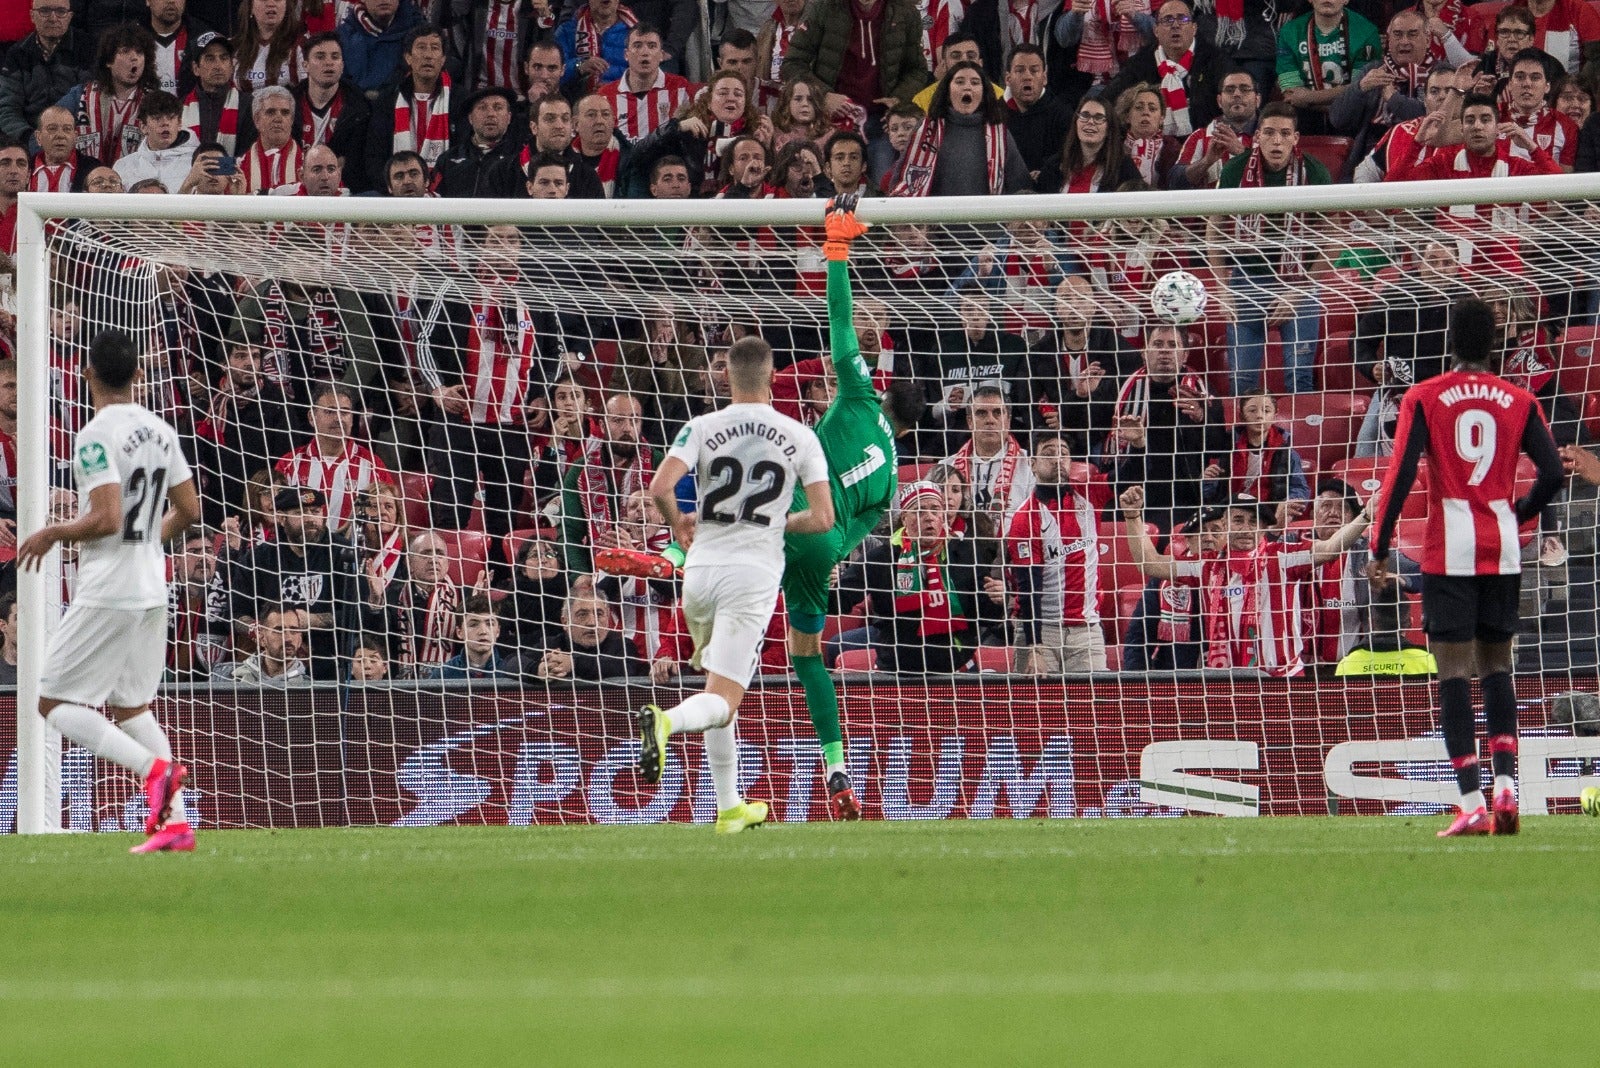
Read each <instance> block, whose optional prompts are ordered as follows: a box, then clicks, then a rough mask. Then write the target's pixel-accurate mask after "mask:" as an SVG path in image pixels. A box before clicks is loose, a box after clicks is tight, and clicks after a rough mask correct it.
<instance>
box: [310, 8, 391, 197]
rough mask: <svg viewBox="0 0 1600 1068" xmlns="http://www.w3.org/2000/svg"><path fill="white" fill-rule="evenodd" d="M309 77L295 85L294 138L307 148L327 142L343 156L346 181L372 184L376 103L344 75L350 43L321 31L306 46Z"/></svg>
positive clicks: (357, 187) (360, 188) (359, 186)
mask: <svg viewBox="0 0 1600 1068" xmlns="http://www.w3.org/2000/svg"><path fill="white" fill-rule="evenodd" d="M305 55H306V77H305V80H304V81H302V82H301V83H300V84H299V85H297V86H295V87H294V100H295V126H294V138H295V140H296V141H299V142H300V144H302V145H304V146H305V147H307V148H310V147H311V146H312V145H327V146H328V147H329V148H331V149H333V153H334V155H336V156H338V157H339V165H340V167H341V168H342V169H343V173H344V180H345V184H346V185H348V186H349V187H350V188H351V190H353V191H355V192H358V193H360V192H365V191H366V190H367V189H370V188H371V184H370V183H371V178H369V177H368V175H367V173H366V162H367V159H366V157H367V126H368V124H369V123H370V122H371V119H372V107H371V105H369V104H368V103H367V98H366V95H365V94H364V93H362V92H361V90H359V89H357V88H356V86H355V83H353V82H350V81H347V80H346V79H345V76H344V46H343V45H342V44H340V43H339V36H338V34H333V33H321V34H318V35H317V36H315V37H312V38H309V39H307V41H306V44H305Z"/></svg>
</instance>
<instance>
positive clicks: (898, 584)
mask: <svg viewBox="0 0 1600 1068" xmlns="http://www.w3.org/2000/svg"><path fill="white" fill-rule="evenodd" d="M947 544H948V542H941V543H940V544H938V545H937V546H932V547H928V548H923V547H921V546H918V545H913V544H912V542H911V539H909V538H907V537H906V533H905V531H904V530H897V531H895V533H894V535H893V536H892V537H891V538H890V545H891V546H892V548H893V549H894V552H895V560H894V595H895V598H894V609H895V614H896V615H897V616H900V617H902V618H909V619H915V620H916V621H917V634H918V635H919V636H920V637H923V638H927V637H932V636H936V635H947V634H952V633H954V632H955V631H958V630H966V629H967V627H968V625H969V624H968V623H967V621H966V619H964V618H961V617H959V616H958V615H957V612H956V607H957V606H955V605H952V604H951V599H952V598H953V597H954V596H955V593H954V591H950V595H949V596H945V592H946V590H948V588H949V584H948V583H947V582H946V581H945V576H944V567H945V563H946V560H947V554H946V551H945V549H946V545H947Z"/></svg>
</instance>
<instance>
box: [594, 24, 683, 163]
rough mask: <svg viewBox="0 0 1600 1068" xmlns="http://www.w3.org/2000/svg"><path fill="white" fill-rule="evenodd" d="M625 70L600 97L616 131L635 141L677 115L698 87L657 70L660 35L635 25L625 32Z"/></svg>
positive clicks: (642, 25)
mask: <svg viewBox="0 0 1600 1068" xmlns="http://www.w3.org/2000/svg"><path fill="white" fill-rule="evenodd" d="M626 55H627V61H628V66H627V69H626V70H624V71H623V72H622V77H620V78H618V79H617V80H616V81H613V82H607V83H606V84H605V85H604V86H603V87H602V88H601V90H600V93H601V94H602V95H603V96H604V97H605V98H606V99H607V100H608V101H610V103H611V110H612V113H613V114H614V115H615V116H616V124H617V129H618V130H620V131H621V132H622V134H623V136H624V137H627V138H628V139H629V140H630V141H637V140H638V139H639V138H641V137H643V136H644V135H645V134H647V133H650V132H651V131H652V130H654V129H656V128H657V127H658V126H660V125H661V124H662V123H664V122H666V121H667V120H668V119H670V118H671V117H672V116H674V115H676V114H677V113H678V112H679V111H681V110H682V109H683V108H684V107H685V106H686V105H687V104H688V103H689V101H691V100H693V99H694V95H695V92H696V91H697V90H698V89H699V86H697V85H695V84H694V83H693V82H691V81H689V79H687V78H684V77H682V76H681V75H677V74H669V73H667V72H666V71H665V70H663V69H662V68H661V63H662V60H663V59H665V55H666V54H665V53H664V52H663V51H662V44H661V31H660V30H658V29H657V28H656V27H654V26H651V25H648V24H646V23H643V22H641V23H639V24H638V25H636V26H634V27H633V28H632V29H630V30H629V31H628V44H627V50H626Z"/></svg>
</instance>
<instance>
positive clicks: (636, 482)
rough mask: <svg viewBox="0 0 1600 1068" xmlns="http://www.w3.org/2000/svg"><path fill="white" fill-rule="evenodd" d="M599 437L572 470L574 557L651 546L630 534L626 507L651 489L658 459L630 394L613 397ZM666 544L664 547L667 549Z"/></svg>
mask: <svg viewBox="0 0 1600 1068" xmlns="http://www.w3.org/2000/svg"><path fill="white" fill-rule="evenodd" d="M599 429H600V434H599V435H597V436H592V437H590V438H589V440H588V441H586V442H584V446H583V461H582V463H579V464H574V465H572V466H571V467H570V468H569V469H568V471H567V479H566V491H567V498H566V504H565V507H564V511H565V512H566V517H565V521H564V523H565V527H566V539H567V543H568V547H569V552H570V551H571V549H572V548H574V547H577V546H585V547H587V548H588V550H589V551H590V552H593V551H594V550H596V549H613V548H621V549H636V550H648V549H650V548H651V547H650V546H648V545H643V544H640V543H639V542H638V539H637V538H636V537H635V536H634V535H633V534H631V533H629V531H628V529H627V527H626V525H625V524H624V522H623V521H624V519H625V505H626V502H627V500H628V498H629V497H630V496H632V495H633V494H634V493H635V492H637V491H639V490H642V489H645V488H646V487H647V486H648V485H649V484H650V476H651V475H652V474H653V473H654V471H655V457H654V454H653V452H652V450H651V448H650V446H649V445H648V444H646V443H645V442H644V440H643V433H644V409H643V407H641V406H640V404H639V401H638V400H637V399H636V398H634V397H631V396H629V395H628V394H626V393H616V394H613V395H612V396H611V397H610V398H609V399H608V400H607V401H606V406H605V413H604V415H603V417H602V418H601V419H600V420H599ZM664 544H665V543H663V545H664Z"/></svg>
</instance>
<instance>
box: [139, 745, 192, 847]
mask: <svg viewBox="0 0 1600 1068" xmlns="http://www.w3.org/2000/svg"><path fill="white" fill-rule="evenodd" d="M188 777H189V769H188V768H186V767H184V766H183V765H182V764H179V763H178V762H177V761H176V760H162V759H161V758H159V757H157V758H156V762H155V763H154V764H152V765H150V774H148V775H146V776H145V777H144V798H145V801H146V802H147V803H148V804H149V806H150V812H149V815H147V816H145V818H144V833H145V834H155V833H156V832H157V831H158V830H160V829H161V827H162V825H163V824H165V823H166V822H167V817H168V816H170V815H172V799H173V798H174V797H176V796H178V791H179V790H181V789H183V781H184V780H185V779H187V778H188Z"/></svg>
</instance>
